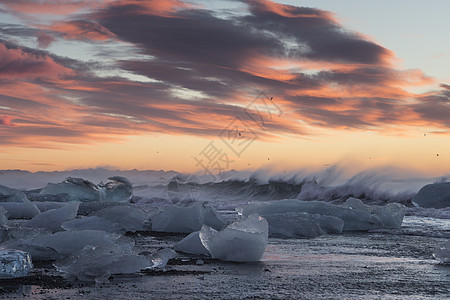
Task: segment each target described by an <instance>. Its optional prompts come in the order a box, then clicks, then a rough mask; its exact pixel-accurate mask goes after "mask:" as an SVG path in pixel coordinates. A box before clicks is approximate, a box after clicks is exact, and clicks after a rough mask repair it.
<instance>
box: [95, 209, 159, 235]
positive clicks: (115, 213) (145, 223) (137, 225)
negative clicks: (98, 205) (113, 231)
mask: <svg viewBox="0 0 450 300" xmlns="http://www.w3.org/2000/svg"><path fill="white" fill-rule="evenodd" d="M94 215H95V216H98V217H102V218H104V219H106V220H109V221H111V222H114V223H117V224H119V225H120V226H121V227H122V228H123V229H125V230H126V231H131V232H136V231H144V230H150V229H151V225H150V216H149V215H148V214H147V213H146V212H144V211H143V210H142V209H140V208H138V207H135V206H129V205H117V206H113V207H107V208H104V209H101V210H99V211H96V212H95V213H94Z"/></svg>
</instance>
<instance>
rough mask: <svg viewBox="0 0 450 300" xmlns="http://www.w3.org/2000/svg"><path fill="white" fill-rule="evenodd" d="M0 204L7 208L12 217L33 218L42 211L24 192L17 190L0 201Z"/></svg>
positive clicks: (9, 215)
mask: <svg viewBox="0 0 450 300" xmlns="http://www.w3.org/2000/svg"><path fill="white" fill-rule="evenodd" d="M0 206H1V207H3V208H4V209H6V211H7V216H8V218H10V219H31V218H33V217H34V216H36V215H38V214H39V213H40V210H39V209H38V208H37V207H36V205H35V204H34V203H32V202H31V201H30V200H28V198H27V196H26V195H25V194H24V193H23V192H20V191H19V192H17V193H15V194H13V195H10V196H8V197H5V198H3V199H2V201H0Z"/></svg>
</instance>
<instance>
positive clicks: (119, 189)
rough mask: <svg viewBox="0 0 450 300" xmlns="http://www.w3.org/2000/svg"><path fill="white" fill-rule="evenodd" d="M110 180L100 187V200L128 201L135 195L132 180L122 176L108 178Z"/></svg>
mask: <svg viewBox="0 0 450 300" xmlns="http://www.w3.org/2000/svg"><path fill="white" fill-rule="evenodd" d="M108 179H109V180H110V181H109V182H108V183H106V184H105V185H99V187H100V195H101V199H100V201H109V202H128V201H130V199H131V197H132V195H133V186H132V183H131V182H130V180H128V178H126V177H122V176H113V177H109V178H108Z"/></svg>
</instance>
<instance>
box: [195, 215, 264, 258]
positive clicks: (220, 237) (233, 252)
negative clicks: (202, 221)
mask: <svg viewBox="0 0 450 300" xmlns="http://www.w3.org/2000/svg"><path fill="white" fill-rule="evenodd" d="M268 235H269V226H268V224H267V221H266V219H264V218H262V217H260V216H258V215H257V214H251V215H250V216H248V217H247V218H245V219H244V220H242V221H238V222H235V223H232V224H230V225H228V226H227V227H226V228H225V229H224V230H222V231H216V230H214V229H212V228H210V227H208V226H205V225H204V226H203V227H202V229H201V230H200V240H201V241H202V244H203V245H204V246H205V248H206V249H208V251H209V253H211V256H212V257H213V258H217V259H220V260H225V261H258V260H260V259H261V257H262V255H263V253H264V251H265V249H266V246H267V240H268Z"/></svg>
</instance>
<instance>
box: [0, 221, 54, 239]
mask: <svg viewBox="0 0 450 300" xmlns="http://www.w3.org/2000/svg"><path fill="white" fill-rule="evenodd" d="M50 233H51V232H50V231H49V230H46V229H43V228H35V227H26V226H21V225H19V224H14V223H12V224H10V225H9V226H0V243H3V242H6V241H10V240H16V239H26V238H31V237H35V236H38V235H45V234H50Z"/></svg>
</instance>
